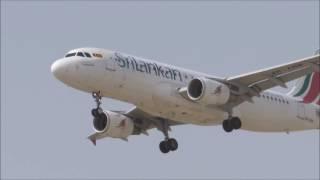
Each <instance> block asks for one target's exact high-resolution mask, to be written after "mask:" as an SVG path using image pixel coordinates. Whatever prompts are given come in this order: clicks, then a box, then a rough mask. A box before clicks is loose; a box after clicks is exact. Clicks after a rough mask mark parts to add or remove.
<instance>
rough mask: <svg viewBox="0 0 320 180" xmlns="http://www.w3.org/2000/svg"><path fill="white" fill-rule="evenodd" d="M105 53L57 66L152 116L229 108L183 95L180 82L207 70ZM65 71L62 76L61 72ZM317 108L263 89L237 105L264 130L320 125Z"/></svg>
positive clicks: (213, 114) (248, 123) (249, 124)
mask: <svg viewBox="0 0 320 180" xmlns="http://www.w3.org/2000/svg"><path fill="white" fill-rule="evenodd" d="M103 54H104V56H103V58H101V59H99V58H96V59H89V58H82V59H81V60H79V57H76V56H75V57H69V58H63V59H60V60H58V61H56V62H55V64H54V65H53V66H56V67H57V66H60V67H61V66H63V67H62V68H59V69H60V70H59V71H60V72H59V74H58V73H57V75H56V76H57V77H58V78H59V76H61V78H59V79H60V80H61V81H63V82H64V83H66V84H67V85H69V86H71V87H74V88H77V89H79V90H83V91H86V92H94V91H95V92H96V91H100V92H101V93H102V95H103V96H105V97H110V98H113V99H117V100H120V101H125V102H129V103H131V104H134V105H136V106H137V107H139V108H140V109H142V110H143V111H145V112H148V113H150V114H152V115H154V116H159V117H162V118H167V119H171V120H174V121H179V122H183V123H191V124H197V125H216V124H221V123H222V121H223V120H224V119H226V118H227V117H228V114H227V113H226V112H225V111H223V110H222V109H220V108H218V107H213V106H205V105H201V104H199V103H196V102H192V101H189V100H187V99H185V98H183V97H182V96H181V95H180V94H179V93H178V90H177V89H178V88H182V87H186V86H187V84H188V83H189V82H190V80H192V79H193V78H195V77H212V76H209V75H207V74H203V73H198V72H193V71H190V70H186V69H182V68H178V67H174V66H171V65H166V64H163V63H159V62H156V61H151V60H146V59H142V58H138V57H134V56H129V55H125V54H121V53H114V52H111V51H106V52H103ZM62 76H63V78H62ZM318 111H319V108H318V107H317V106H315V105H313V104H303V103H300V102H299V101H298V100H296V99H293V98H291V97H289V96H286V95H284V94H279V93H274V92H270V91H268V92H263V93H262V94H261V96H260V97H254V98H253V103H251V102H244V103H242V104H240V105H239V106H237V107H236V108H234V110H233V113H234V115H235V116H238V117H240V119H241V121H242V129H246V130H251V131H264V132H281V131H287V132H288V131H297V130H306V129H317V128H319V112H318Z"/></svg>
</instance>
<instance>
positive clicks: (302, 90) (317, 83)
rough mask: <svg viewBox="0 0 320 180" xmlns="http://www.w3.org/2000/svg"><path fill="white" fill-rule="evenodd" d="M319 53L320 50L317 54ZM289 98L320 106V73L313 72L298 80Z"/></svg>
mask: <svg viewBox="0 0 320 180" xmlns="http://www.w3.org/2000/svg"><path fill="white" fill-rule="evenodd" d="M318 53H319V50H318V51H317V52H316V54H318ZM288 95H289V96H293V97H296V98H301V100H302V101H303V102H304V103H315V104H318V105H320V72H313V73H312V74H308V75H306V76H304V77H302V78H300V79H298V80H297V82H296V84H295V86H294V87H293V89H292V90H291V91H290V92H289V93H288Z"/></svg>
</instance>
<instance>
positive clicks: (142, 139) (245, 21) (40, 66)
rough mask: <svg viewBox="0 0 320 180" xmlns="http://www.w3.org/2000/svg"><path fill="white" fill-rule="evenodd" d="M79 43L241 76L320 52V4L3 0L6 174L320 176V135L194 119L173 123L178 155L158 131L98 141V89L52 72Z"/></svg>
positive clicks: (106, 103)
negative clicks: (94, 113) (71, 83)
mask: <svg viewBox="0 0 320 180" xmlns="http://www.w3.org/2000/svg"><path fill="white" fill-rule="evenodd" d="M78 47H101V48H107V49H112V50H117V51H120V52H125V53H129V54H133V55H137V56H141V57H145V58H151V59H154V60H158V61H161V62H165V63H169V64H173V65H177V66H181V67H184V68H189V69H193V70H197V71H201V72H206V73H209V74H212V75H217V76H226V77H227V76H233V75H238V74H241V73H245V72H248V71H253V70H257V69H260V68H265V67H268V66H273V65H278V64H281V63H286V62H290V61H292V60H296V59H299V58H303V57H306V56H310V55H312V54H313V53H314V51H315V50H316V49H319V1H280V2H278V1H259V2H253V1H228V2H222V1H212V2H210V1H202V2H197V1H187V2H180V1H174V2H167V1H165V2H161V1H155V2H146V1H135V2H129V1H121V2H114V1H110V2H104V1H94V2H91V1H81V2H78V1H58V2H50V1H48V2H40V1H29V2H24V1H14V2H9V1H1V178H219V179H220V178H229V179H235V178H237V179H238V178H255V179H257V178H263V179H271V178H273V179H275V178H277V179H282V178H284V179H293V178H296V179H299V178H300V179H318V178H319V131H318V130H312V131H305V132H295V133H291V134H289V135H287V134H285V133H274V134H268V133H256V132H247V131H243V130H240V131H237V132H235V133H231V134H227V133H225V132H224V131H223V130H222V128H221V127H220V126H217V127H213V126H212V127H201V126H193V125H185V126H179V127H173V131H172V132H171V133H170V135H171V136H172V137H175V138H176V139H177V140H178V141H179V150H178V151H176V152H174V153H169V154H167V155H163V154H162V153H160V152H159V149H158V144H159V142H160V141H161V140H162V139H163V137H162V133H161V132H159V131H157V130H152V131H150V136H144V135H142V136H133V137H130V138H129V142H128V143H127V142H124V141H121V140H115V139H105V140H102V141H99V142H98V144H97V146H96V147H94V146H92V144H91V142H89V141H88V140H87V139H86V137H87V136H88V135H89V134H91V133H92V132H93V129H92V117H91V115H90V109H91V108H92V107H93V106H94V105H95V104H94V101H93V99H92V98H91V95H90V94H86V93H84V92H80V91H77V90H75V89H71V88H69V87H67V86H65V85H64V84H62V83H61V82H59V81H58V80H56V79H55V78H54V77H53V75H52V74H51V72H50V65H51V64H52V62H53V61H54V60H56V59H58V58H61V57H62V56H64V54H65V53H66V52H67V51H69V50H70V49H74V48H78ZM277 90H280V91H282V92H286V90H283V89H280V88H277ZM103 107H104V108H105V109H113V110H115V109H117V110H126V109H128V108H130V107H131V105H128V104H124V103H121V102H117V101H114V100H110V99H107V98H106V99H104V100H103Z"/></svg>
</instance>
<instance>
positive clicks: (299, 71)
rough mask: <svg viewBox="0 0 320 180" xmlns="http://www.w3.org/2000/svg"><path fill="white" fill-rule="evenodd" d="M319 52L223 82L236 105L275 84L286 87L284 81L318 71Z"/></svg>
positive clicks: (249, 99) (319, 64)
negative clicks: (229, 90) (228, 87)
mask: <svg viewBox="0 0 320 180" xmlns="http://www.w3.org/2000/svg"><path fill="white" fill-rule="evenodd" d="M319 66H320V60H319V54H317V55H314V56H311V57H307V58H304V59H300V60H297V61H294V62H290V63H286V64H282V65H279V66H274V67H271V68H267V69H262V70H259V71H255V72H251V73H247V74H243V75H239V76H235V77H231V78H227V79H226V80H225V81H224V83H226V84H228V85H229V86H230V89H231V91H232V93H233V94H234V95H236V96H238V98H236V99H237V100H236V101H235V102H234V105H237V104H239V103H241V102H243V101H252V100H251V98H252V97H253V96H260V95H259V94H260V92H262V91H264V90H267V89H270V88H273V87H275V86H281V87H285V88H286V87H287V86H286V83H287V82H289V81H291V80H295V79H298V78H300V77H303V76H305V75H307V74H310V73H312V72H319V69H320V68H319Z"/></svg>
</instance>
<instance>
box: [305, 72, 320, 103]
mask: <svg viewBox="0 0 320 180" xmlns="http://www.w3.org/2000/svg"><path fill="white" fill-rule="evenodd" d="M319 81H320V73H314V75H313V78H312V83H311V87H310V90H309V92H308V94H307V95H306V96H305V97H304V98H303V102H304V103H311V102H313V101H314V100H315V99H316V98H317V96H318V94H319V92H320V82H319Z"/></svg>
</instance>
